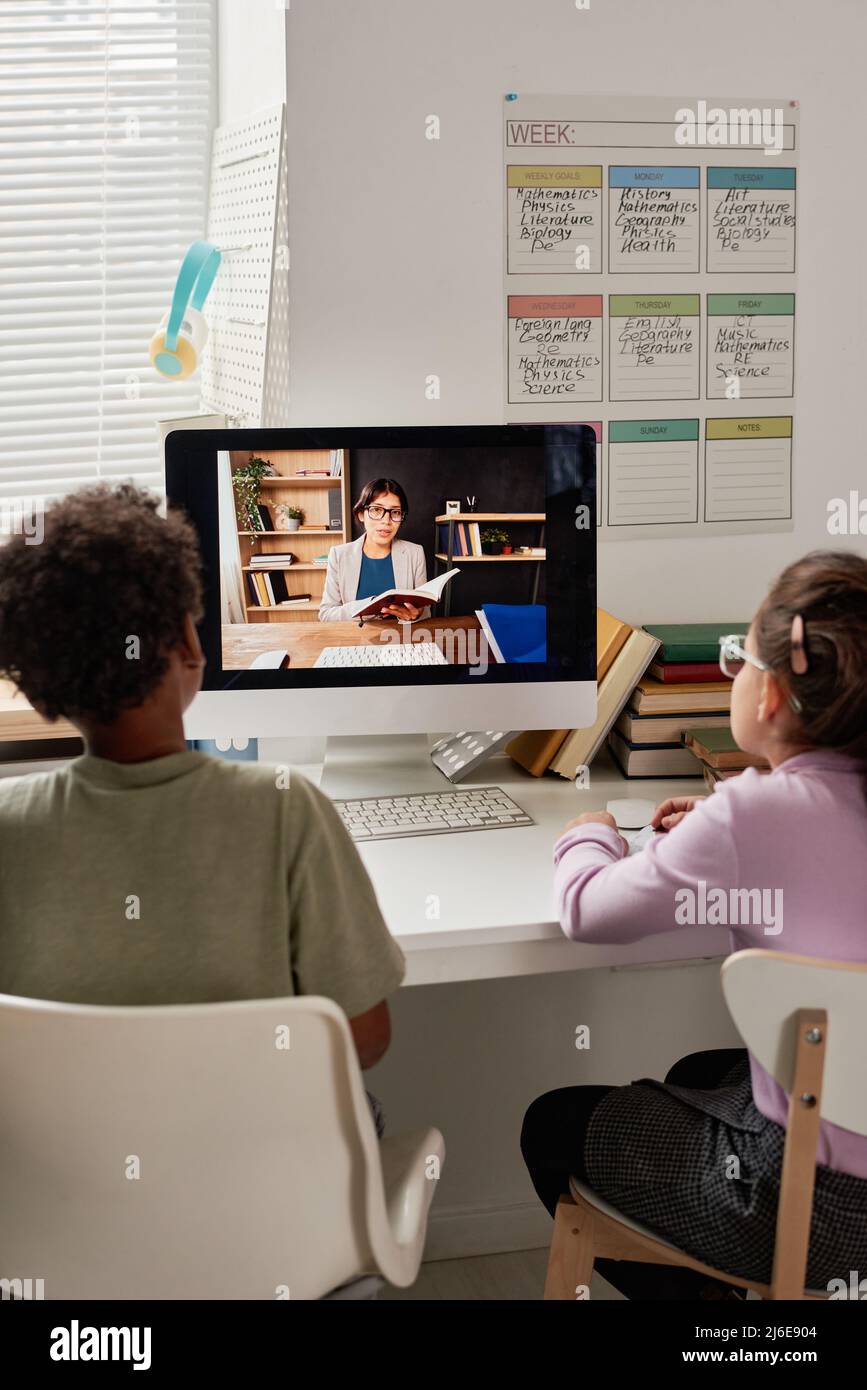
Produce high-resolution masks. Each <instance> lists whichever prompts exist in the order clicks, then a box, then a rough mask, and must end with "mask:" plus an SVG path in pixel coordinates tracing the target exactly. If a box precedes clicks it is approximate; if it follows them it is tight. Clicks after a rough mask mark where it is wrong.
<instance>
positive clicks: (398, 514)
mask: <svg viewBox="0 0 867 1390" xmlns="http://www.w3.org/2000/svg"><path fill="white" fill-rule="evenodd" d="M364 510H365V511H366V512H367V515H368V516H369V517H370V519H371V521H382V518H383V517H384V516H388V517H389V518H390V519H391V520H392V521H403V518H404V515H405V514H404V512H403V510H402V508H400V507H380V505H379V503H378V502H374V504H373V506H372V507H365V509H364Z"/></svg>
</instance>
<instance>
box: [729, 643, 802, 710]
mask: <svg viewBox="0 0 867 1390" xmlns="http://www.w3.org/2000/svg"><path fill="white" fill-rule="evenodd" d="M746 640H747V635H746V633H745V632H731V633H729V635H728V637H721V638H720V639H719V666H720V670H721V671H722V673H723V675H724V676H728V678H729V680H734V678H735V676H737V675H740V673H741V671H742V670H743V669H744V666H745V665H746V664H747V663H748V662H749V664H750V666H755V668H756V670H757V671H770V672H771V674H772V675H774V674H775V672H774V671H773V668H772V667H770V666H769V665H768V663H767V662H766V661H762V659H761V657H758V656H752V655H751V654H750V653H749V652H748V651H747V649H746V645H745V644H746ZM789 704H790V705H791V707H792V709H793V710H794V711H795V713H796V714H800V713H801V710H802V709H803V706H802V704H801V702H800V700H799V699H798V697H797V695H792V694H790V695H789Z"/></svg>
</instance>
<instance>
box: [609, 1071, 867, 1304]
mask: <svg viewBox="0 0 867 1390" xmlns="http://www.w3.org/2000/svg"><path fill="white" fill-rule="evenodd" d="M785 1138H786V1132H785V1130H784V1129H782V1128H781V1127H780V1125H778V1124H775V1123H774V1121H773V1120H768V1119H766V1118H765V1116H764V1115H762V1114H761V1112H760V1111H759V1110H757V1109H756V1107H755V1105H754V1103H753V1094H752V1087H751V1084H750V1070H749V1060H748V1059H746V1060H744V1061H742V1062H738V1063H737V1064H736V1065H735V1066H734V1067H733V1068H732V1069H731V1071H729V1072H728V1073H727V1075H726V1076H725V1077H724V1078H723V1079H722V1081H721V1082H720V1084H719V1085H718V1086H716V1087H715V1088H714V1089H712V1090H693V1089H691V1088H688V1087H684V1086H675V1085H671V1084H668V1083H664V1082H660V1081H653V1080H650V1079H648V1078H642V1079H641V1080H640V1081H636V1082H633V1084H632V1085H631V1086H617V1087H615V1088H614V1089H613V1090H612V1091H611V1092H610V1093H609V1094H608V1095H607V1096H605V1097H604V1098H603V1099H602V1100H601V1101H600V1102H599V1103H598V1105H597V1106H596V1107H595V1109H594V1111H593V1114H592V1116H591V1118H590V1122H589V1125H588V1129H587V1136H586V1139H585V1144H584V1163H585V1169H586V1172H587V1181H588V1184H589V1186H590V1187H592V1188H593V1190H594V1191H595V1192H598V1193H599V1195H600V1197H604V1199H605V1200H606V1201H607V1202H610V1203H611V1205H612V1206H614V1207H616V1208H617V1210H618V1211H621V1212H623V1214H624V1215H625V1216H629V1217H631V1218H632V1220H633V1221H638V1222H640V1223H641V1224H642V1225H644V1226H648V1227H649V1228H650V1229H651V1230H652V1231H654V1232H655V1233H656V1234H657V1235H659V1236H661V1237H662V1238H663V1239H664V1240H667V1241H669V1242H670V1243H671V1244H673V1245H676V1246H677V1247H678V1248H679V1249H681V1250H684V1251H685V1252H686V1253H687V1254H689V1255H692V1256H693V1258H694V1259H697V1260H703V1261H704V1262H705V1263H706V1264H710V1265H713V1266H714V1267H715V1268H716V1269H720V1270H724V1271H725V1272H726V1273H728V1274H735V1275H740V1276H741V1277H742V1278H745V1279H755V1280H757V1281H758V1282H760V1283H763V1284H768V1283H770V1280H771V1266H772V1263H773V1255H774V1239H775V1234H776V1219H777V1204H778V1201H779V1195H780V1173H781V1169H782V1159H783V1146H784V1144H785ZM850 1270H857V1271H859V1272H860V1277H864V1276H867V1179H865V1178H856V1177H853V1176H852V1175H851V1174H849V1173H840V1172H837V1171H835V1170H834V1169H832V1168H825V1167H822V1166H821V1165H817V1167H816V1188H815V1196H814V1199H813V1217H812V1225H811V1229H810V1254H809V1260H808V1265H807V1286H808V1288H811V1289H825V1288H826V1287H827V1285H828V1282H829V1280H831V1279H836V1278H842V1279H844V1280H845V1281H846V1283H847V1285H848V1283H849V1272H850Z"/></svg>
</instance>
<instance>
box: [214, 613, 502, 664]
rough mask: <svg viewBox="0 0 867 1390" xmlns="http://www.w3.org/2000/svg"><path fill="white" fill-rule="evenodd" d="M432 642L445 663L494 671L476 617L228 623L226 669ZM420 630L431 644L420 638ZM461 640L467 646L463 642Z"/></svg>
mask: <svg viewBox="0 0 867 1390" xmlns="http://www.w3.org/2000/svg"><path fill="white" fill-rule="evenodd" d="M398 628H399V630H400V640H401V641H402V642H408V643H412V642H413V640H415V641H416V642H424V641H429V640H433V641H435V642H436V643H437V645H438V646H439V648H440V650H441V651H442V653H443V655H444V656H445V657H446V660H448V661H450V662H453V663H461V661H462V660H463V662H466V660H467V653H469V658H470V661H471V662H472V664H476V663H478V662H481V661H482V660H486V661H487V663H488V665H494V664H495V662H496V657H495V656H494V654H493V652H492V651H491V650H490V648H489V647H488V643H487V639H486V638H485V636H484V633H483V632H482V628H481V624H480V623H479V620H478V618H477V617H475V615H471V616H469V617H460V618H459V617H455V618H444V617H440V618H422V619H420V620H419V621H418V622H416V623H400V624H398V623H385V622H383V623H379V622H374V623H365V624H364V626H363V627H359V625H358V622H357V621H356V622H348V623H275V622H271V623H228V624H224V625H223V669H224V670H225V671H237V670H246V669H247V667H248V666H250V665H251V664H252V662H253V661H254V660H255V659H256V657H257V656H261V655H262V653H263V652H271V651H276V650H278V649H282V650H285V651H287V652H288V653H289V670H290V671H291V670H296V671H297V670H299V669H301V668H304V667H307V666H313V665H314V664H315V662H316V658H317V657H318V656H319V653H320V652H321V651H322V649H323V648H324V647H348V646H355V645H361V644H365V643H372V644H373V645H374V646H380V645H384V644H385V643H386V642H388V643H396V642H397V637H396V635H395V632H396V629H398ZM422 630H427V631H428V632H430V633H431V634H433V636H432V638H427V637H422V636H421V635H419V636H416V637H415V639H413V634H415V633H418V634H420V633H421V631H422ZM462 637H463V640H462Z"/></svg>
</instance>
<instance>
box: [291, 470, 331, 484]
mask: <svg viewBox="0 0 867 1390" xmlns="http://www.w3.org/2000/svg"><path fill="white" fill-rule="evenodd" d="M333 477H334V474H333V473H332V472H331V469H330V467H329V468H297V469H296V470H295V472H294V473H289V474H288V475H287V478H286V481H287V482H291V481H292V479H293V478H333Z"/></svg>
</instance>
